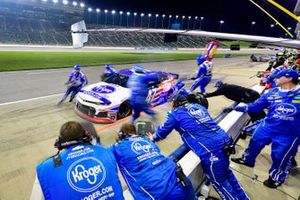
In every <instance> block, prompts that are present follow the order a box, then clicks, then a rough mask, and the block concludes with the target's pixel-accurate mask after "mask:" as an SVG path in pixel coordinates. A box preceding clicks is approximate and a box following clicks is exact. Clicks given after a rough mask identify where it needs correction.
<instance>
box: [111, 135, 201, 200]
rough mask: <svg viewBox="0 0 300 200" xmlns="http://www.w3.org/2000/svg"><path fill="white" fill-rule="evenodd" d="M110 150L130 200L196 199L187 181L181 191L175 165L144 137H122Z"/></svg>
mask: <svg viewBox="0 0 300 200" xmlns="http://www.w3.org/2000/svg"><path fill="white" fill-rule="evenodd" d="M111 149H112V151H113V152H114V154H115V157H116V160H117V162H118V165H119V168H120V171H121V173H122V175H123V177H124V179H125V181H126V183H127V185H128V188H129V189H130V192H131V194H132V196H133V197H134V199H137V200H140V199H142V200H147V199H149V200H150V199H151V200H152V199H160V200H171V199H172V200H196V199H197V198H196V196H195V193H194V189H193V187H192V183H191V182H190V180H189V179H187V180H188V183H189V185H188V186H187V187H184V186H183V185H182V183H181V182H180V181H178V179H177V176H176V164H175V163H174V162H173V161H172V160H170V159H169V158H166V157H164V156H163V155H162V154H161V153H160V150H159V148H158V146H157V145H155V144H154V143H153V142H152V141H150V140H149V139H148V138H146V137H145V136H142V135H132V136H130V137H126V138H125V139H123V140H121V141H120V142H119V143H116V144H114V145H113V146H112V147H111Z"/></svg>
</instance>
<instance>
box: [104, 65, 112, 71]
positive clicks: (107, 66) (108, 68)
mask: <svg viewBox="0 0 300 200" xmlns="http://www.w3.org/2000/svg"><path fill="white" fill-rule="evenodd" d="M104 68H105V69H106V70H110V69H111V68H112V66H111V65H110V64H106V65H105V66H104Z"/></svg>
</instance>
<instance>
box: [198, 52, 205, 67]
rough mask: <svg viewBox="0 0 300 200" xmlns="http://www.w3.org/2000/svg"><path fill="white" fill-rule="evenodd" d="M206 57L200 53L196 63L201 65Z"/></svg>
mask: <svg viewBox="0 0 300 200" xmlns="http://www.w3.org/2000/svg"><path fill="white" fill-rule="evenodd" d="M206 59H207V56H204V55H202V54H200V55H199V56H198V57H197V58H196V61H197V64H198V65H201V64H202V63H204V61H206Z"/></svg>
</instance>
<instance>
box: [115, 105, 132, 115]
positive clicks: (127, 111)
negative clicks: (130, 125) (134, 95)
mask: <svg viewBox="0 0 300 200" xmlns="http://www.w3.org/2000/svg"><path fill="white" fill-rule="evenodd" d="M131 113H132V107H131V105H130V103H129V102H128V101H125V102H123V103H122V104H121V105H120V108H119V111H118V113H117V118H118V119H122V118H125V117H127V116H129V115H131Z"/></svg>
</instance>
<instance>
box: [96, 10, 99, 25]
mask: <svg viewBox="0 0 300 200" xmlns="http://www.w3.org/2000/svg"><path fill="white" fill-rule="evenodd" d="M96 13H97V25H98V22H99V13H100V9H99V8H97V9H96Z"/></svg>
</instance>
